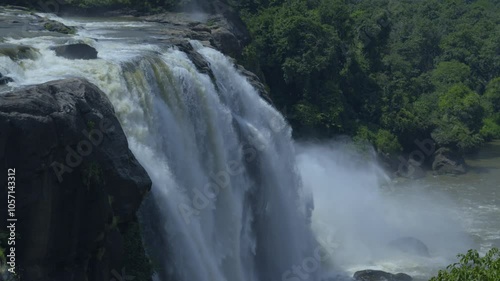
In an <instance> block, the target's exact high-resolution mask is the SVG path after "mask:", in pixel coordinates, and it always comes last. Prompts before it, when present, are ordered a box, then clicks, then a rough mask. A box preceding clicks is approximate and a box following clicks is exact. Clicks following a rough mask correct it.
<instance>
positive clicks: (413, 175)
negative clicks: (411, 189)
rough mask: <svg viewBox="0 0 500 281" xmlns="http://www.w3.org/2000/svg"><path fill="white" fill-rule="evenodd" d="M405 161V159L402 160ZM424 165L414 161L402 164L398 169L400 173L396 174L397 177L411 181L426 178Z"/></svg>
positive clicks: (410, 160)
mask: <svg viewBox="0 0 500 281" xmlns="http://www.w3.org/2000/svg"><path fill="white" fill-rule="evenodd" d="M401 159H402V160H404V158H401ZM422 165H423V163H421V162H418V161H416V160H414V159H409V160H408V161H406V162H402V163H400V165H399V167H398V171H397V172H396V175H397V176H400V177H403V178H409V179H420V178H424V177H425V175H426V172H425V170H424V168H423V167H422Z"/></svg>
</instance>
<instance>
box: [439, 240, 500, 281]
mask: <svg viewBox="0 0 500 281" xmlns="http://www.w3.org/2000/svg"><path fill="white" fill-rule="evenodd" d="M458 258H459V259H460V261H459V262H456V263H454V264H451V265H449V266H448V267H447V269H446V270H441V271H439V273H438V275H437V276H436V277H433V278H432V279H431V280H430V281H469V280H482V281H496V280H500V251H499V250H498V249H497V248H493V249H491V250H490V251H488V253H486V255H485V256H484V257H481V256H480V255H479V253H478V252H477V251H476V250H469V251H468V252H467V254H460V255H458Z"/></svg>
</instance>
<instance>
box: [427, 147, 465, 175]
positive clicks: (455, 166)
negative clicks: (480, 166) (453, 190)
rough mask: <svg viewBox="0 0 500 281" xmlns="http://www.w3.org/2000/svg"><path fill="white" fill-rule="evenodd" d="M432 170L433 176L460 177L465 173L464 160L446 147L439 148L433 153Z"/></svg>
mask: <svg viewBox="0 0 500 281" xmlns="http://www.w3.org/2000/svg"><path fill="white" fill-rule="evenodd" d="M432 170H433V171H434V174H437V175H443V174H453V175H461V174H465V173H466V172H467V167H466V164H465V160H464V158H463V156H462V155H461V154H460V153H457V152H455V151H453V150H451V149H449V148H446V147H441V148H440V149H438V150H437V151H436V152H435V153H434V161H433V162H432Z"/></svg>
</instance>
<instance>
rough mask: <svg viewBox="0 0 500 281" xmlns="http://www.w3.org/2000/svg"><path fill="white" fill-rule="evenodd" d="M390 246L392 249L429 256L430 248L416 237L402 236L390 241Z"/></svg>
mask: <svg viewBox="0 0 500 281" xmlns="http://www.w3.org/2000/svg"><path fill="white" fill-rule="evenodd" d="M388 246H389V247H390V248H391V249H394V250H397V251H399V252H402V253H406V254H411V255H416V256H423V257H429V256H430V255H429V249H428V248H427V246H426V245H425V243H424V242H422V241H420V240H419V239H417V238H415V237H401V238H398V239H395V240H392V241H391V242H389V244H388Z"/></svg>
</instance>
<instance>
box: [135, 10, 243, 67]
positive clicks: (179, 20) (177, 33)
mask: <svg viewBox="0 0 500 281" xmlns="http://www.w3.org/2000/svg"><path fill="white" fill-rule="evenodd" d="M210 5H211V7H210V8H207V10H208V13H207V14H204V16H203V17H194V16H193V15H192V14H185V13H162V14H156V15H151V16H145V17H143V18H142V19H143V20H145V21H150V22H159V23H164V24H166V25H168V27H167V28H166V29H165V30H164V33H165V35H168V36H171V37H177V38H179V37H180V38H189V39H194V40H198V41H201V42H203V43H204V44H205V45H209V46H211V47H213V48H215V49H217V50H219V51H221V52H222V53H224V54H225V55H228V56H231V57H239V56H240V55H241V52H242V51H243V48H244V47H245V46H246V45H247V44H248V43H249V42H250V33H249V31H248V29H247V28H246V25H245V24H244V23H243V21H242V20H241V19H240V17H239V15H238V13H237V12H235V11H233V10H232V8H230V7H229V6H228V5H226V4H223V3H221V2H217V1H214V3H211V4H210Z"/></svg>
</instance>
